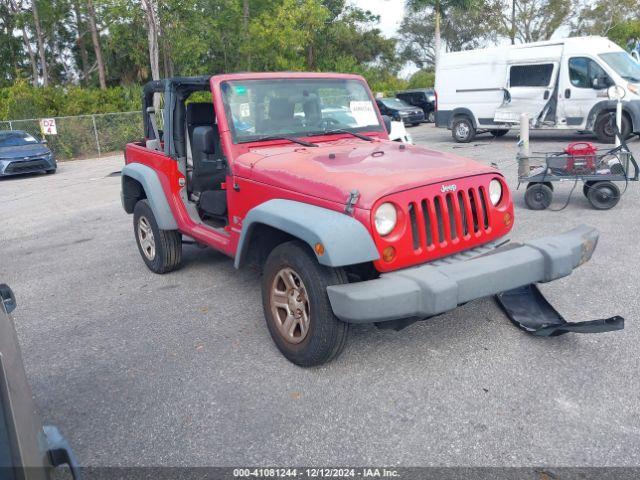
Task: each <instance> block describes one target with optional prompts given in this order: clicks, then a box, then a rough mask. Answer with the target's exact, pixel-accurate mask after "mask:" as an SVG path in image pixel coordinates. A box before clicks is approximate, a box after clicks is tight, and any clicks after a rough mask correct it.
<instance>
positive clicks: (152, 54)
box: [142, 0, 160, 80]
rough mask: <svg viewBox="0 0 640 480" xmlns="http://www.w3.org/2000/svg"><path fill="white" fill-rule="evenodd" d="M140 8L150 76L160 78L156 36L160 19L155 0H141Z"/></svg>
mask: <svg viewBox="0 0 640 480" xmlns="http://www.w3.org/2000/svg"><path fill="white" fill-rule="evenodd" d="M142 9H143V10H144V13H145V15H146V19H147V21H146V25H147V38H148V40H149V63H150V65H151V78H152V79H153V80H160V48H159V46H158V37H159V30H160V19H159V17H158V4H157V2H156V0H142Z"/></svg>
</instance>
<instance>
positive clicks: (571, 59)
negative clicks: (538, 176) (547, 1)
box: [436, 37, 640, 143]
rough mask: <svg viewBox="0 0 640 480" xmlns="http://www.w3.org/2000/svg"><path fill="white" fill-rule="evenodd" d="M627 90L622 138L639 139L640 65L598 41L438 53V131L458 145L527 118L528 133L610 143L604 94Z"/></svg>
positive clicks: (611, 105)
mask: <svg viewBox="0 0 640 480" xmlns="http://www.w3.org/2000/svg"><path fill="white" fill-rule="evenodd" d="M613 85H618V86H620V87H621V88H622V89H623V90H624V92H625V94H626V95H625V97H624V99H623V116H622V128H621V129H620V131H621V132H622V134H623V135H624V136H629V135H630V134H631V133H640V65H638V63H637V62H636V61H634V60H633V59H632V58H631V56H630V55H629V54H628V53H627V52H625V51H624V50H623V49H622V48H620V47H619V46H618V45H616V44H615V43H614V42H612V41H611V40H609V39H607V38H603V37H572V38H565V39H562V40H549V41H545V42H536V43H529V44H521V45H509V46H502V47H495V48H490V49H486V50H466V51H462V52H452V53H446V54H443V55H442V57H441V59H440V61H439V62H438V68H437V71H436V92H437V94H438V111H437V113H436V126H438V127H443V128H448V129H449V130H451V133H452V136H453V138H454V140H455V141H456V142H463V143H464V142H470V141H471V140H472V139H473V138H474V137H475V135H476V134H479V133H485V132H488V133H491V134H492V135H493V136H496V137H499V136H502V135H504V134H506V133H507V132H508V131H509V129H516V128H519V127H520V125H519V122H520V116H521V114H523V113H526V114H528V115H529V119H530V122H531V128H532V129H546V130H574V131H588V132H593V133H595V134H596V135H597V137H598V139H599V140H600V141H601V142H605V143H613V141H614V139H615V138H614V137H615V129H614V125H613V124H612V122H611V120H610V117H611V116H610V113H611V112H615V109H616V102H615V101H613V100H608V98H607V89H608V88H609V87H611V86H613Z"/></svg>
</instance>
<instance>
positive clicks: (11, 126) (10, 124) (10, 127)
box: [9, 120, 13, 130]
mask: <svg viewBox="0 0 640 480" xmlns="http://www.w3.org/2000/svg"><path fill="white" fill-rule="evenodd" d="M9 130H13V124H12V123H11V120H9Z"/></svg>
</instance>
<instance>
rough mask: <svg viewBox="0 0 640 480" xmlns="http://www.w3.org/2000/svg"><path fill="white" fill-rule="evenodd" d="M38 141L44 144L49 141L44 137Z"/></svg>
mask: <svg viewBox="0 0 640 480" xmlns="http://www.w3.org/2000/svg"><path fill="white" fill-rule="evenodd" d="M40 143H41V144H43V145H46V144H47V143H49V141H48V140H47V139H46V138H43V139H42V140H40Z"/></svg>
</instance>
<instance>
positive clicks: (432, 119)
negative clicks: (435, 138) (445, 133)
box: [427, 110, 436, 123]
mask: <svg viewBox="0 0 640 480" xmlns="http://www.w3.org/2000/svg"><path fill="white" fill-rule="evenodd" d="M427 122H428V123H436V112H434V111H433V110H431V111H430V112H429V113H428V114H427Z"/></svg>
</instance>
